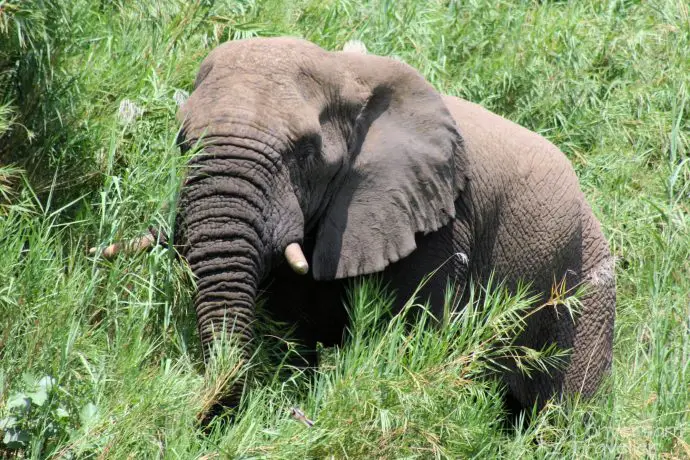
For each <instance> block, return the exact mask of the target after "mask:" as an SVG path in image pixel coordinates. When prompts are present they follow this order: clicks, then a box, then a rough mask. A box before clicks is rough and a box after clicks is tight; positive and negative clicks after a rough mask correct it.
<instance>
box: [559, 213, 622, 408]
mask: <svg viewBox="0 0 690 460" xmlns="http://www.w3.org/2000/svg"><path fill="white" fill-rule="evenodd" d="M593 226H594V225H593ZM595 226H596V228H595V230H597V232H598V224H595ZM587 241H588V240H587V239H585V243H587ZM592 241H593V242H592ZM590 242H591V243H590V244H591V245H593V246H594V248H593V249H594V251H592V248H588V249H589V252H586V253H585V254H586V255H589V254H594V256H588V257H586V258H585V279H584V281H585V295H584V297H583V298H582V299H581V302H582V312H581V314H580V316H579V317H578V319H577V324H576V326H575V331H574V337H573V353H572V356H571V359H570V363H569V366H568V368H567V369H566V372H565V380H564V389H565V391H566V392H567V393H570V394H580V395H582V396H583V397H585V398H587V397H590V396H592V394H593V393H594V392H595V391H596V389H597V387H598V386H599V384H600V382H601V380H602V379H603V377H604V375H605V374H606V373H607V372H608V371H609V370H610V368H611V361H612V357H613V356H612V355H613V326H614V316H615V308H616V281H615V274H614V262H613V258H612V256H611V255H610V253H609V250H608V248H607V247H606V241H605V240H604V238H603V237H601V236H600V237H599V238H596V239H594V240H591V239H590Z"/></svg>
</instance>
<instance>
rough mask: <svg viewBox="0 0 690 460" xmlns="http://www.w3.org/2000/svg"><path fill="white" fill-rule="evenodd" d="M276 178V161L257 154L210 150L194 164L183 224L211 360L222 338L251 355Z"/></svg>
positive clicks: (199, 318)
mask: <svg viewBox="0 0 690 460" xmlns="http://www.w3.org/2000/svg"><path fill="white" fill-rule="evenodd" d="M271 177H272V176H271V162H270V161H269V160H268V159H267V157H266V155H265V154H264V153H262V152H261V151H260V150H256V149H252V148H246V147H244V148H243V147H238V146H234V145H233V146H227V145H223V146H207V147H206V148H205V149H204V153H203V154H201V155H199V156H197V157H195V158H194V159H193V160H192V161H191V162H190V167H189V176H188V177H187V180H186V182H185V186H184V187H183V189H182V191H181V196H180V204H181V206H180V211H181V212H182V214H183V215H182V216H180V217H181V222H180V223H181V224H182V226H183V229H182V233H183V235H184V240H185V241H184V243H183V247H184V249H183V252H184V255H185V258H186V259H187V261H188V262H189V264H190V267H191V269H192V272H193V273H194V275H195V277H196V284H197V294H196V299H195V308H196V314H197V324H198V328H199V335H200V338H201V342H202V347H203V351H204V359H205V360H207V361H208V359H209V357H210V352H211V350H212V347H213V344H214V343H215V342H216V341H217V340H219V339H224V340H227V339H230V340H232V341H234V343H233V345H236V346H239V347H241V348H242V352H243V356H244V357H245V358H248V357H249V355H250V354H251V349H250V346H251V344H250V342H251V340H252V337H253V334H252V322H253V320H254V313H255V312H254V307H255V299H256V295H257V289H258V285H259V282H260V280H261V277H262V276H263V274H264V273H265V270H266V269H267V264H268V263H269V260H270V251H271V246H272V244H271V242H270V241H267V238H268V235H267V233H268V232H267V230H266V223H265V222H266V212H267V209H268V204H269V203H268V191H269V190H270V188H269V186H270V180H271ZM231 391H234V390H231Z"/></svg>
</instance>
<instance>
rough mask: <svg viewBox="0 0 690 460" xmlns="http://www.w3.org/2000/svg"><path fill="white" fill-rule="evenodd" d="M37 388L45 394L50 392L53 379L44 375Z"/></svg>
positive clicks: (53, 383) (53, 382) (53, 384)
mask: <svg viewBox="0 0 690 460" xmlns="http://www.w3.org/2000/svg"><path fill="white" fill-rule="evenodd" d="M38 386H39V387H40V388H41V389H42V390H44V391H45V392H50V390H52V389H53V387H54V386H55V379H54V378H52V377H51V376H49V375H46V376H45V377H43V378H42V379H41V380H39V381H38Z"/></svg>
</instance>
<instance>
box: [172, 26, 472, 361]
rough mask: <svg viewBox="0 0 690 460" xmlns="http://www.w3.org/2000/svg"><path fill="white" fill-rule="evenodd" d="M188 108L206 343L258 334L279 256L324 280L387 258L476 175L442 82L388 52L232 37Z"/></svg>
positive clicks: (185, 203)
mask: <svg viewBox="0 0 690 460" xmlns="http://www.w3.org/2000/svg"><path fill="white" fill-rule="evenodd" d="M178 118H179V120H180V122H181V123H182V130H181V141H182V145H183V149H185V148H190V147H192V146H195V145H197V146H201V148H200V151H199V153H198V154H196V155H195V156H194V157H193V158H192V160H191V161H190V164H189V169H188V175H187V177H186V179H185V182H184V184H183V187H182V190H181V193H180V201H179V206H178V214H179V215H178V228H177V235H178V238H177V242H178V243H179V244H180V245H181V247H182V254H183V255H184V256H185V258H186V259H187V261H188V262H189V264H190V267H191V269H192V271H193V273H194V275H195V277H196V279H197V294H196V299H195V308H196V313H197V320H198V327H199V333H200V336H201V341H202V344H203V347H204V350H205V354H207V353H208V349H209V346H210V345H211V344H212V343H213V341H214V338H215V337H218V334H221V335H223V334H226V335H228V334H229V335H231V336H233V337H235V338H237V339H239V341H240V344H241V345H243V346H244V345H246V344H248V343H249V341H251V339H252V331H251V323H252V321H253V319H254V307H255V299H256V295H257V289H258V286H259V283H260V282H261V281H262V280H263V279H264V278H266V277H268V276H269V275H270V273H271V270H272V269H273V268H274V267H275V266H276V265H277V264H281V263H284V262H285V261H286V260H287V263H289V264H290V265H291V266H292V267H293V269H294V270H295V271H297V272H298V273H302V274H305V276H313V277H314V278H315V279H317V280H331V279H337V278H344V277H353V276H358V275H364V274H369V273H374V272H378V271H381V270H383V269H384V268H385V267H386V266H387V265H388V264H391V263H393V262H395V261H397V260H399V259H401V258H403V257H405V256H407V255H408V254H410V253H411V252H412V251H413V250H414V249H415V234H416V233H420V232H421V233H428V232H432V231H434V230H437V229H438V228H440V227H441V226H443V225H445V224H447V223H448V222H449V220H450V219H452V218H453V217H454V214H455V206H454V202H455V200H456V198H457V197H458V194H459V193H461V191H462V190H463V187H464V183H465V180H466V179H465V174H464V164H465V157H464V151H463V146H462V138H461V136H460V134H459V132H458V129H457V127H456V125H455V123H454V121H453V118H452V117H451V115H450V113H449V112H448V110H447V109H446V107H445V105H444V103H443V102H442V99H441V97H440V95H439V94H438V93H437V92H436V91H435V90H434V89H433V87H432V86H431V85H429V84H428V83H427V82H426V81H425V80H424V78H423V77H422V76H421V75H420V74H419V73H418V72H416V71H415V70H414V69H412V68H411V67H409V66H408V65H406V64H404V63H401V62H399V61H396V60H393V59H388V58H384V57H379V56H373V55H365V54H358V53H352V52H328V51H325V50H323V49H321V48H320V47H318V46H316V45H314V44H312V43H309V42H307V41H303V40H299V39H287V38H275V39H250V40H241V41H234V42H228V43H225V44H223V45H221V46H219V47H218V48H216V49H215V50H213V51H212V52H211V53H210V54H209V55H208V57H207V58H206V59H205V60H204V61H203V63H202V64H201V68H200V70H199V73H198V76H197V79H196V82H195V85H194V91H193V92H192V94H191V95H190V97H189V99H188V100H187V101H186V102H185V103H184V105H183V106H182V107H181V109H180V111H179V114H178ZM307 235H309V236H310V238H311V239H313V241H314V244H313V248H311V247H310V248H309V250H308V251H306V252H307V254H306V255H304V254H303V251H302V249H301V247H302V244H303V241H304V239H305V237H306V236H307ZM307 259H309V263H308V262H307ZM308 269H310V270H311V271H310V273H307V271H308ZM245 349H246V350H247V352H248V350H249V348H245Z"/></svg>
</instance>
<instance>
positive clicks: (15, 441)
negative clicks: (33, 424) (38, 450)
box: [2, 428, 29, 449]
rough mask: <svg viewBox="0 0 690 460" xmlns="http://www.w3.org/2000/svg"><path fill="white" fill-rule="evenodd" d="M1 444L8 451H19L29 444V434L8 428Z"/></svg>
mask: <svg viewBox="0 0 690 460" xmlns="http://www.w3.org/2000/svg"><path fill="white" fill-rule="evenodd" d="M2 442H3V443H4V444H5V445H6V446H7V448H8V449H20V448H22V447H24V446H26V444H27V443H28V442H29V434H28V433H27V432H26V431H23V430H19V429H17V428H10V429H9V430H7V431H5V437H4V438H3V439H2Z"/></svg>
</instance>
